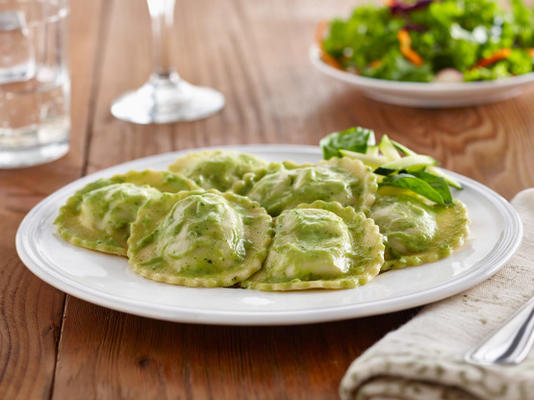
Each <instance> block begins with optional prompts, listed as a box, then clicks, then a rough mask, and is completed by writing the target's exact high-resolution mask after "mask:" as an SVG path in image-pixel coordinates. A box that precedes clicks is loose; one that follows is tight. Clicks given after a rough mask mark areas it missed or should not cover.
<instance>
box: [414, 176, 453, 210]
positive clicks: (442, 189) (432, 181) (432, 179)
mask: <svg viewBox="0 0 534 400" xmlns="http://www.w3.org/2000/svg"><path fill="white" fill-rule="evenodd" d="M411 175H413V176H415V177H417V178H419V179H422V180H424V181H425V182H426V183H428V184H429V185H430V186H432V188H433V189H434V190H435V191H436V192H438V193H439V194H440V195H441V198H442V199H443V201H444V202H445V204H447V205H451V204H452V194H451V190H450V189H449V185H448V184H447V182H446V181H445V179H443V178H441V177H439V176H436V175H433V174H429V173H428V172H426V171H417V172H415V171H414V172H411Z"/></svg>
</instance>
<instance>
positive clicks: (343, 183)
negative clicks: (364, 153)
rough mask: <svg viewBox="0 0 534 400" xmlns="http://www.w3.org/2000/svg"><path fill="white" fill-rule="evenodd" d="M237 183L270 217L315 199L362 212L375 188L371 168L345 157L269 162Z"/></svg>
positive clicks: (368, 204)
mask: <svg viewBox="0 0 534 400" xmlns="http://www.w3.org/2000/svg"><path fill="white" fill-rule="evenodd" d="M252 181H254V182H253V183H251V182H252ZM237 186H239V187H240V188H241V189H240V190H241V192H243V193H246V195H247V196H248V197H249V198H251V199H252V200H255V201H257V202H258V203H260V204H261V205H262V206H263V207H265V208H266V209H267V212H268V213H269V214H271V215H272V216H277V215H278V214H280V213H281V212H282V211H284V210H287V209H290V208H294V207H296V206H298V205H299V204H302V203H308V204H309V203H312V202H313V201H315V200H323V201H326V202H330V201H337V202H339V203H341V204H342V205H344V206H352V207H354V208H356V209H357V210H362V211H365V210H367V209H368V208H369V207H370V206H371V204H372V203H373V201H374V198H375V193H376V190H377V183H376V176H375V175H374V174H373V173H372V172H371V170H370V169H369V168H368V167H366V166H364V165H363V164H362V162H361V161H359V160H354V159H349V158H331V159H330V160H328V161H320V162H319V163H317V164H313V165H297V164H294V163H291V162H284V163H282V164H280V163H273V164H271V165H270V166H269V168H267V169H265V170H264V171H263V172H262V173H261V174H248V175H246V176H245V177H244V179H243V180H242V182H241V184H237V185H236V187H237ZM248 188H250V189H249V190H248Z"/></svg>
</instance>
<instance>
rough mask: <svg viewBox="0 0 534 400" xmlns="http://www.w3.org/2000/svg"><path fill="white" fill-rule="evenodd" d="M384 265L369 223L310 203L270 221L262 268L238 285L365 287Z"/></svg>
mask: <svg viewBox="0 0 534 400" xmlns="http://www.w3.org/2000/svg"><path fill="white" fill-rule="evenodd" d="M383 262H384V244H383V241H382V235H381V234H380V233H379V231H378V227H377V226H376V225H375V224H374V222H373V220H372V219H370V218H367V217H365V215H364V214H363V213H362V212H356V211H355V210H354V208H352V207H343V206H341V204H339V203H336V202H331V203H326V202H324V201H316V202H314V203H312V204H302V205H300V206H298V207H296V208H293V209H290V210H285V211H284V212H282V213H281V214H280V215H279V216H278V217H277V218H276V224H275V234H274V239H273V243H272V245H271V247H270V249H269V253H268V255H267V259H266V260H265V263H264V266H263V268H262V269H261V270H260V271H259V272H258V273H256V274H254V275H253V276H252V277H251V278H250V279H248V280H246V281H245V282H243V283H242V286H244V287H246V288H250V289H258V290H273V291H275V290H276V291H279V290H302V289H313V288H324V289H345V288H353V287H356V286H358V285H363V284H365V283H367V282H368V281H369V280H370V279H372V278H373V277H375V276H376V275H377V274H378V273H379V271H380V267H381V266H382V263H383Z"/></svg>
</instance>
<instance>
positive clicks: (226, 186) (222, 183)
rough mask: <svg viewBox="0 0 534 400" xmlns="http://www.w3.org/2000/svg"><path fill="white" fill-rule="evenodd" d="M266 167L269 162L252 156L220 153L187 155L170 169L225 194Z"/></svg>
mask: <svg viewBox="0 0 534 400" xmlns="http://www.w3.org/2000/svg"><path fill="white" fill-rule="evenodd" d="M266 165H267V162H265V161H264V160H262V159H260V158H258V157H256V156H253V155H251V154H246V153H239V152H237V151H229V150H216V151H202V152H198V153H189V154H186V155H185V156H183V157H180V158H178V159H177V160H176V161H175V162H174V163H172V164H171V165H170V166H169V170H171V171H174V172H179V173H181V174H183V175H184V176H186V177H188V178H190V179H192V180H193V181H195V182H196V183H197V184H198V185H199V186H201V187H202V188H204V189H217V190H219V191H221V192H225V191H228V190H230V189H231V188H232V186H233V185H234V183H235V182H237V181H239V180H241V179H242V178H243V175H245V174H246V173H248V172H253V171H255V170H257V169H259V168H262V167H265V166H266Z"/></svg>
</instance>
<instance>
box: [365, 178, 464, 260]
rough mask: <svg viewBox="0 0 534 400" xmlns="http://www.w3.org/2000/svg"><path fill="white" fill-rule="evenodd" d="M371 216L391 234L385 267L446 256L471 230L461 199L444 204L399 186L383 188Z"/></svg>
mask: <svg viewBox="0 0 534 400" xmlns="http://www.w3.org/2000/svg"><path fill="white" fill-rule="evenodd" d="M370 217H371V218H373V219H374V221H375V222H376V224H377V225H378V226H379V227H380V231H381V232H382V234H383V235H385V236H386V238H387V245H386V261H385V263H384V267H383V270H384V271H385V270H388V269H392V268H403V267H407V266H415V265H420V264H424V263H430V262H435V261H437V260H439V259H442V258H445V257H447V256H449V255H450V254H451V253H452V251H453V250H454V249H456V248H457V247H460V246H461V245H462V244H463V242H464V240H465V238H466V237H467V235H468V233H469V217H468V216H467V210H466V207H465V205H464V204H463V203H462V202H461V201H460V200H454V203H453V205H451V206H448V207H447V206H440V205H436V204H429V202H427V201H425V200H424V199H423V198H421V197H418V196H416V195H412V194H409V193H408V192H406V191H403V190H399V189H390V190H383V191H382V190H381V191H380V192H379V195H378V196H377V199H376V202H375V203H374V205H373V207H372V208H371V212H370Z"/></svg>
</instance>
